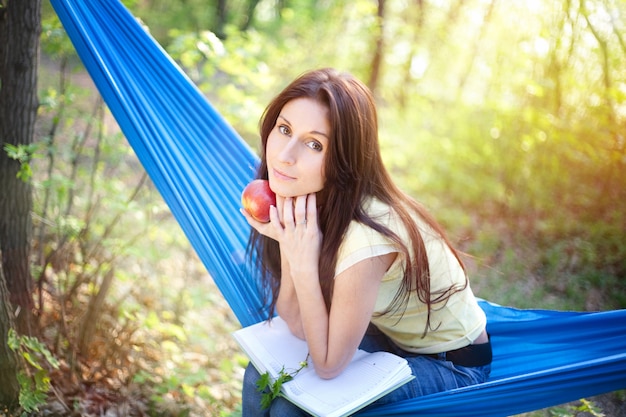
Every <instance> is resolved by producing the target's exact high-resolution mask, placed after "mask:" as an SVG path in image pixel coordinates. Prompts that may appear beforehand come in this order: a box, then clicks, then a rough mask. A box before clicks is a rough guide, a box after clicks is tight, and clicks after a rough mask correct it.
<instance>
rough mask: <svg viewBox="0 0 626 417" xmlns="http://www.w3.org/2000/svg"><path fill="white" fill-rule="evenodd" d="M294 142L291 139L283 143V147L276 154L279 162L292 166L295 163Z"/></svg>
mask: <svg viewBox="0 0 626 417" xmlns="http://www.w3.org/2000/svg"><path fill="white" fill-rule="evenodd" d="M296 143H297V142H296V141H295V140H293V139H291V140H289V141H287V142H285V146H283V148H282V149H281V150H280V152H279V153H278V159H279V160H280V162H282V163H284V164H288V165H292V164H294V163H295V162H296V149H295V148H296V146H295V145H296Z"/></svg>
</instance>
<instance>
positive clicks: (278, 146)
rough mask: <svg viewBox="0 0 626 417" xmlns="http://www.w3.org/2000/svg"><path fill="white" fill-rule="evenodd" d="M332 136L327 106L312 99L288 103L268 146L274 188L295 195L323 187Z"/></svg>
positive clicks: (267, 156) (281, 192) (289, 195)
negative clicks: (326, 157) (325, 164)
mask: <svg viewBox="0 0 626 417" xmlns="http://www.w3.org/2000/svg"><path fill="white" fill-rule="evenodd" d="M330 136H331V132H330V125H329V123H328V109H327V108H326V106H324V105H322V104H320V103H319V102H317V101H315V100H313V99H310V98H297V99H294V100H291V101H289V102H287V104H285V105H284V106H283V108H282V110H281V112H280V115H279V116H278V119H277V120H276V124H275V125H274V128H273V129H272V131H271V132H270V134H269V137H268V139H267V144H266V145H265V146H266V148H265V156H266V160H267V170H268V177H269V182H270V188H271V189H272V191H274V192H275V193H276V194H278V195H280V196H283V197H295V196H299V195H306V194H310V193H316V192H318V191H320V190H321V189H322V188H324V182H325V177H324V159H325V156H326V152H327V149H328V145H329V141H330Z"/></svg>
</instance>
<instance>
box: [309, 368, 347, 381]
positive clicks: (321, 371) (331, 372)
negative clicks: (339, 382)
mask: <svg viewBox="0 0 626 417" xmlns="http://www.w3.org/2000/svg"><path fill="white" fill-rule="evenodd" d="M346 366H347V365H341V366H337V365H334V366H333V365H331V364H325V365H319V366H318V365H315V373H316V374H317V376H319V377H320V378H322V379H333V378H335V377H336V376H338V375H339V374H340V373H341V372H343V370H344V369H345V368H346Z"/></svg>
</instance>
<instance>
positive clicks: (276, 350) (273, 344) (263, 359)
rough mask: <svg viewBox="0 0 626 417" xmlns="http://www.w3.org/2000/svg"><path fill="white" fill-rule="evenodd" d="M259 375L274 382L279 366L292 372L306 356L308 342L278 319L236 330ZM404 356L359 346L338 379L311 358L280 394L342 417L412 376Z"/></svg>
mask: <svg viewBox="0 0 626 417" xmlns="http://www.w3.org/2000/svg"><path fill="white" fill-rule="evenodd" d="M233 337H234V338H235V340H236V341H237V343H239V345H240V346H241V348H242V349H243V350H244V352H245V353H246V354H247V355H248V356H249V357H250V360H251V362H252V364H253V365H254V366H255V367H256V369H257V370H258V371H259V373H261V374H264V373H265V372H268V373H269V374H270V377H271V378H272V379H273V380H274V379H276V378H278V376H279V374H280V372H281V370H284V372H286V373H291V372H293V371H295V370H297V369H299V368H300V363H301V362H303V361H305V360H307V358H308V347H307V344H306V342H305V341H303V340H300V339H298V338H297V337H295V336H294V335H293V334H291V332H290V331H289V329H288V327H287V324H286V323H285V321H284V320H283V319H281V318H280V317H275V318H273V319H272V320H271V321H262V322H260V323H257V324H254V325H252V326H248V327H245V328H243V329H240V330H237V331H235V332H234V333H233ZM413 378H414V377H413V375H412V374H411V369H410V368H409V366H408V364H407V362H406V360H405V359H404V358H401V357H399V356H396V355H394V354H392V353H389V352H374V353H368V352H365V351H363V350H357V352H356V354H355V355H354V357H353V359H352V362H350V364H349V365H348V367H347V368H346V369H345V370H344V371H343V372H342V373H341V374H340V375H339V376H337V377H335V378H333V379H322V378H320V377H319V376H317V374H316V373H315V369H314V366H313V364H312V363H311V362H310V360H309V364H308V366H307V367H306V368H304V369H302V370H301V371H300V372H298V374H297V375H296V376H295V378H294V379H293V380H291V381H289V382H287V383H285V384H283V386H282V389H281V395H282V396H284V397H285V398H286V399H288V400H289V401H291V402H293V403H294V404H295V405H297V406H298V407H300V408H302V409H303V410H306V411H307V412H309V413H311V414H313V415H316V416H327V417H340V416H345V415H349V414H352V413H354V412H355V411H357V410H360V409H361V408H363V407H365V406H367V405H368V404H371V403H372V402H374V401H375V400H377V399H378V398H380V397H382V396H384V395H385V394H387V393H389V392H391V391H393V390H394V389H396V388H398V387H400V386H402V385H403V384H405V383H407V382H408V381H410V380H411V379H413Z"/></svg>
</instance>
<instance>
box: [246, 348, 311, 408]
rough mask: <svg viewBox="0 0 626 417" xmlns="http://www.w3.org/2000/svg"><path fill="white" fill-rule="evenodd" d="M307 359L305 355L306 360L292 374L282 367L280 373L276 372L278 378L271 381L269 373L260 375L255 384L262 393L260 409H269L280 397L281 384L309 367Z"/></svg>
mask: <svg viewBox="0 0 626 417" xmlns="http://www.w3.org/2000/svg"><path fill="white" fill-rule="evenodd" d="M308 359H309V356H308V355H307V357H306V359H305V360H303V361H302V362H300V367H299V368H298V369H295V370H293V371H292V372H287V371H286V370H285V367H284V366H283V367H282V368H281V370H280V372H278V377H277V378H276V379H273V378H272V377H271V376H270V374H269V372H265V373H264V374H262V375H261V377H260V378H259V379H258V380H257V382H256V388H257V390H258V391H259V392H260V393H262V395H261V409H263V410H265V409H267V408H269V407H270V406H271V405H272V401H274V399H276V398H277V397H278V396H279V395H280V390H281V389H282V387H283V384H285V383H287V382H289V381H291V380H292V379H294V378H295V376H296V375H298V373H299V372H300V371H301V370H303V369H304V368H306V367H307V366H309V363H308Z"/></svg>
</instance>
